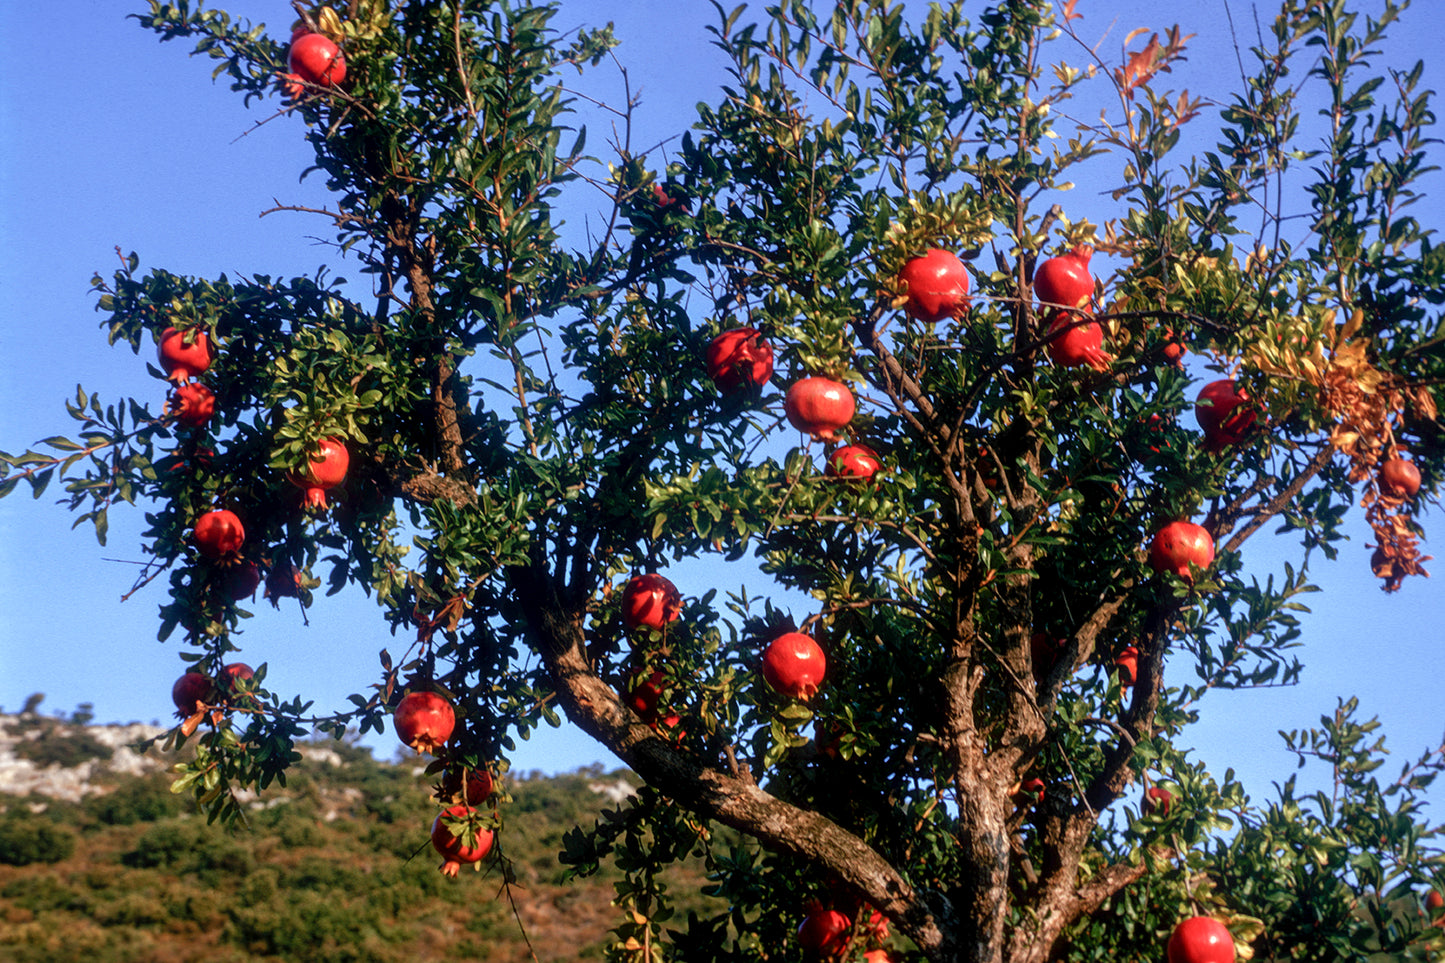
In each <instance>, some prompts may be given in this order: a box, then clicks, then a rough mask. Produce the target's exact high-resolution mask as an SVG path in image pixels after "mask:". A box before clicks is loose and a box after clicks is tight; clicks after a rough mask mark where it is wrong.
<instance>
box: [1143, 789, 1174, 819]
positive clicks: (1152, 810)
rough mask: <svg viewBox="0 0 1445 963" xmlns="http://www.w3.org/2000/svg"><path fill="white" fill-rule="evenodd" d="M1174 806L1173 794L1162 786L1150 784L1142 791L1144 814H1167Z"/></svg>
mask: <svg viewBox="0 0 1445 963" xmlns="http://www.w3.org/2000/svg"><path fill="white" fill-rule="evenodd" d="M1173 808H1174V794H1173V793H1172V792H1170V791H1169V790H1167V789H1165V788H1163V787H1162V786H1150V787H1149V788H1148V789H1146V790H1145V791H1144V813H1145V815H1149V816H1153V815H1156V814H1157V815H1160V816H1167V815H1169V811H1170V810H1171V809H1173Z"/></svg>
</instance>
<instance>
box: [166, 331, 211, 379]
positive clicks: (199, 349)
mask: <svg viewBox="0 0 1445 963" xmlns="http://www.w3.org/2000/svg"><path fill="white" fill-rule="evenodd" d="M156 357H157V358H159V359H160V363H161V370H162V371H164V372H165V373H166V377H167V378H170V379H171V380H172V381H176V382H185V381H190V380H191V379H192V378H194V377H196V376H198V375H200V374H202V373H203V372H204V371H205V370H206V369H207V368H209V367H210V366H211V362H212V361H213V360H214V358H213V356H212V355H211V339H210V337H209V336H207V334H206V332H204V331H201V330H198V329H196V328H191V329H190V330H188V331H179V330H177V329H175V328H166V329H165V330H164V331H162V332H161V340H160V344H159V345H157V347H156Z"/></svg>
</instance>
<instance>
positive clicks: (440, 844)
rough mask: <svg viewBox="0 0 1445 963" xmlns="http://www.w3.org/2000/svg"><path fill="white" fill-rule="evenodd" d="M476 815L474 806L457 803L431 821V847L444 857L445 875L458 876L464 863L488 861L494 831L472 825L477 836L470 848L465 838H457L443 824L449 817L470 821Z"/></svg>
mask: <svg viewBox="0 0 1445 963" xmlns="http://www.w3.org/2000/svg"><path fill="white" fill-rule="evenodd" d="M475 812H476V810H475V809H473V808H472V807H471V806H468V805H466V804H465V803H458V804H457V805H455V806H448V807H447V808H446V809H444V810H443V811H442V812H441V814H440V815H438V816H437V818H436V819H434V820H433V821H432V824H431V844H432V848H433V849H435V850H436V851H437V853H438V854H439V855H440V856H441V858H442V865H441V871H442V875H443V876H455V875H457V873H459V872H460V871H461V868H462V864H463V863H477V862H480V861H481V860H483V859H485V858H486V855H487V853H489V852H491V851H492V831H491V830H490V829H487V828H485V827H483V826H478V825H475V824H472V831H473V833H474V834H475V836H474V838H473V841H472V844H471V845H467V843H466V841H465V836H464V835H457V834H456V833H454V832H453V831H452V828H451V827H450V826H448V825H447V824H446V823H445V822H444V820H445V819H448V818H450V819H468V818H469V817H471V816H472V815H473V814H474V813H475Z"/></svg>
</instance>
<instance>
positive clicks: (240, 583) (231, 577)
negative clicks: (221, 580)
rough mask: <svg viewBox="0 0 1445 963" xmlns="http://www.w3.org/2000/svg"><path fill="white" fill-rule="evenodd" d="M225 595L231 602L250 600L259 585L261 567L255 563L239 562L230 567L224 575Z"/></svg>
mask: <svg viewBox="0 0 1445 963" xmlns="http://www.w3.org/2000/svg"><path fill="white" fill-rule="evenodd" d="M225 584H226V594H227V595H229V596H230V597H231V600H232V601H233V602H239V601H241V600H242V599H244V598H251V597H253V596H254V595H255V594H256V589H257V588H259V587H260V585H261V566H259V565H257V564H256V563H255V562H241V563H239V564H237V565H233V566H231V569H230V571H228V572H227V573H226V582H225Z"/></svg>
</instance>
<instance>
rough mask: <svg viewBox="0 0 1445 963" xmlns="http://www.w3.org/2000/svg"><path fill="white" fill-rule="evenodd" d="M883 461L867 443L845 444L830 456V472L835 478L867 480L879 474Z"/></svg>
mask: <svg viewBox="0 0 1445 963" xmlns="http://www.w3.org/2000/svg"><path fill="white" fill-rule="evenodd" d="M882 467H883V461H882V459H880V458H879V457H878V453H877V452H876V451H874V450H873V449H872V448H869V447H868V446H867V445H844V446H843V447H841V448H836V449H834V450H833V453H832V454H831V455H829V456H828V474H829V475H832V476H833V477H834V478H861V479H863V480H865V481H866V480H867V479H869V478H872V477H873V476H874V475H876V474H878V470H879V469H880V468H882Z"/></svg>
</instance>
